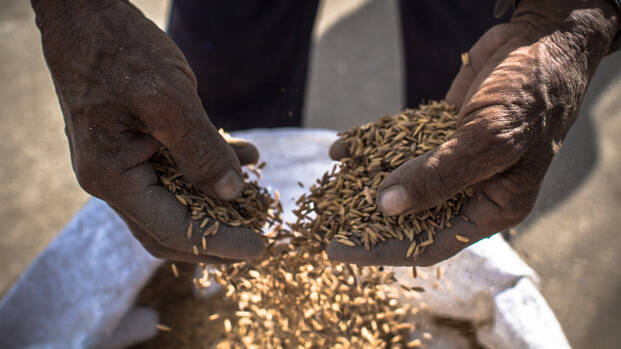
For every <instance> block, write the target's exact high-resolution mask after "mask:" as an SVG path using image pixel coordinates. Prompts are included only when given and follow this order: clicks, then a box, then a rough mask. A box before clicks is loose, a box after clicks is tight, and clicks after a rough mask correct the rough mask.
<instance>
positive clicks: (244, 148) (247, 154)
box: [226, 137, 259, 166]
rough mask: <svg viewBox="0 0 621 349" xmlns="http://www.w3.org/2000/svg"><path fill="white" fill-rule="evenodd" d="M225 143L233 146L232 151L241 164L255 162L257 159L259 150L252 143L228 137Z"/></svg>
mask: <svg viewBox="0 0 621 349" xmlns="http://www.w3.org/2000/svg"><path fill="white" fill-rule="evenodd" d="M226 141H227V143H228V144H229V145H230V146H231V147H233V151H234V152H235V155H237V158H238V159H239V162H240V164H241V165H242V166H245V165H252V164H256V163H257V162H258V161H259V150H258V149H257V147H255V146H254V144H252V143H250V142H248V141H246V140H243V139H241V138H232V137H231V138H228V139H227V140H226Z"/></svg>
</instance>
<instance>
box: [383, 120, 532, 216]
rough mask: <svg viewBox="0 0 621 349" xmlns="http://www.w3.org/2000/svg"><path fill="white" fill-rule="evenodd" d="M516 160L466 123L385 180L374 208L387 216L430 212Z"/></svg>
mask: <svg viewBox="0 0 621 349" xmlns="http://www.w3.org/2000/svg"><path fill="white" fill-rule="evenodd" d="M475 120H476V118H475ZM519 158H520V153H519V151H518V150H516V149H515V148H513V147H512V146H511V144H510V143H508V142H502V141H499V139H498V136H497V135H495V134H494V133H493V132H489V131H487V130H486V127H485V126H483V127H479V125H478V124H477V123H476V122H475V123H474V125H472V124H466V125H464V126H463V127H462V128H460V129H459V130H458V131H457V132H456V133H455V135H454V137H453V138H451V139H449V140H448V141H446V142H445V143H443V144H441V145H440V146H438V147H437V148H435V149H434V150H431V151H429V152H427V153H425V154H423V155H421V156H419V157H416V158H414V159H412V160H409V161H407V162H406V163H404V164H403V165H401V166H399V167H398V168H397V169H396V170H394V171H393V172H392V173H391V174H390V175H389V176H388V177H387V178H386V179H384V181H383V182H382V184H381V185H380V188H379V192H378V197H377V205H378V207H379V209H380V210H382V211H383V212H384V214H386V215H388V216H392V215H397V214H404V213H409V212H418V211H422V210H425V209H429V208H432V207H435V206H437V205H439V204H441V203H442V202H444V201H446V200H448V199H449V198H451V197H452V196H454V195H455V194H457V193H459V192H461V191H462V190H464V189H465V188H466V187H468V186H470V185H472V184H474V183H477V182H479V181H481V180H484V179H486V178H490V177H491V176H493V175H494V174H496V173H499V172H501V171H503V170H504V169H506V168H508V167H509V166H511V165H512V164H514V163H515V162H517V161H518V160H519Z"/></svg>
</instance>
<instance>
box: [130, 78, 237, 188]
mask: <svg viewBox="0 0 621 349" xmlns="http://www.w3.org/2000/svg"><path fill="white" fill-rule="evenodd" d="M174 87H175V86H170V87H169V88H168V89H166V90H164V91H161V92H162V94H164V96H162V97H160V98H153V97H152V96H148V97H147V98H146V99H147V100H146V101H144V100H139V98H140V95H138V96H137V97H134V99H136V100H134V101H133V103H132V104H133V105H135V106H136V107H135V108H134V113H135V114H136V115H138V117H139V118H140V119H141V120H144V123H145V124H146V125H145V129H146V131H147V132H148V133H150V134H151V135H152V136H153V137H154V138H155V139H157V140H158V141H159V142H160V143H162V144H163V145H164V146H166V147H167V148H168V149H169V150H170V152H171V155H172V157H173V158H174V159H175V161H176V162H177V165H178V166H179V170H180V171H181V172H182V173H183V175H184V177H186V178H187V179H188V181H190V182H191V183H192V184H194V185H195V186H196V187H197V188H198V189H200V190H201V191H203V192H204V193H205V194H207V195H209V196H212V197H216V198H219V199H222V200H233V199H235V198H236V197H238V196H239V195H240V194H241V191H242V189H243V183H242V177H241V173H242V172H241V168H240V161H239V160H238V159H237V156H236V155H235V152H234V150H233V148H232V147H231V146H230V145H228V144H227V143H226V141H225V140H224V138H223V137H222V136H221V135H220V134H219V133H218V131H217V130H216V128H215V127H214V126H213V125H212V124H211V122H210V121H209V119H208V118H207V114H206V113H205V111H204V109H203V107H202V104H201V102H200V99H199V98H198V96H197V95H196V92H195V91H194V90H188V89H187V88H186V87H185V86H181V87H179V91H184V89H185V92H186V94H182V93H180V92H179V91H177V90H176V89H175V88H174ZM166 94H168V95H166ZM179 101H184V102H185V103H180V102H179ZM244 149H245V150H247V148H244Z"/></svg>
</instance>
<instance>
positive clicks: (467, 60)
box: [461, 52, 470, 67]
mask: <svg viewBox="0 0 621 349" xmlns="http://www.w3.org/2000/svg"><path fill="white" fill-rule="evenodd" d="M461 64H462V65H463V66H464V67H467V66H469V65H470V54H469V53H468V52H464V53H462V54H461Z"/></svg>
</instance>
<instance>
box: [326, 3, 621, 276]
mask: <svg viewBox="0 0 621 349" xmlns="http://www.w3.org/2000/svg"><path fill="white" fill-rule="evenodd" d="M589 7H590V8H589ZM617 21H618V16H617V15H616V12H615V11H614V9H613V7H612V6H611V4H610V3H609V1H604V0H602V1H599V0H598V1H592V2H588V4H587V2H584V1H577V0H576V1H574V0H572V1H565V0H546V1H534V0H533V1H530V0H522V1H520V2H519V7H518V9H517V11H516V13H515V14H514V16H513V18H512V20H511V22H510V23H508V24H502V25H498V26H495V27H493V28H491V29H490V30H489V31H488V32H487V33H486V34H485V35H483V37H481V38H480V39H479V41H478V42H477V43H476V44H475V45H474V47H472V49H471V50H470V52H469V57H470V64H469V65H464V66H462V68H461V70H460V72H459V74H458V75H457V77H456V78H455V80H454V81H453V84H452V86H451V88H450V90H449V91H448V94H447V96H446V99H447V101H448V102H449V103H452V104H454V105H456V106H458V107H459V108H460V112H459V115H458V126H457V131H456V133H455V134H454V136H453V137H452V138H451V139H450V140H449V141H447V142H446V143H444V144H442V145H440V146H439V147H438V148H436V149H434V150H433V151H430V152H428V153H426V154H424V155H422V156H420V157H417V158H415V159H412V160H410V161H408V162H406V163H405V164H403V165H402V166H400V167H399V168H398V169H396V170H395V171H394V172H393V173H391V174H390V176H388V177H387V178H386V179H385V180H384V182H383V183H382V184H381V187H380V189H381V191H380V192H379V193H378V200H377V205H378V207H379V208H380V209H381V210H382V211H383V212H384V214H386V215H396V214H403V213H408V212H417V211H420V210H424V209H427V208H432V207H435V206H437V205H438V204H440V203H442V202H443V201H446V200H447V199H448V198H450V197H452V196H453V195H454V194H456V193H458V192H460V191H462V190H463V189H464V188H466V187H469V186H470V187H472V188H473V189H474V193H475V194H474V196H473V197H472V198H471V200H470V201H469V202H468V203H467V204H466V205H465V207H464V208H463V215H462V216H459V217H456V218H454V219H453V220H452V221H451V223H452V227H451V228H448V229H444V230H440V231H438V232H437V234H436V236H435V242H434V243H433V244H432V245H430V246H428V247H427V249H426V250H425V252H424V253H422V254H421V255H420V256H419V257H418V258H417V259H416V260H413V259H411V258H410V259H407V258H406V257H405V256H406V251H407V248H408V245H409V241H398V240H394V241H387V242H383V243H380V244H378V245H377V246H375V247H374V248H372V249H371V251H370V252H367V251H366V250H364V248H358V247H348V246H345V245H342V244H339V243H336V242H334V241H332V242H331V243H330V245H329V246H328V249H327V250H328V255H329V256H330V257H331V258H333V259H336V260H340V261H344V262H349V263H356V264H363V265H375V264H388V265H412V264H416V265H422V266H428V265H432V264H435V263H437V262H440V261H442V260H444V259H446V258H448V257H451V256H453V255H454V254H456V253H457V252H459V251H460V250H462V249H463V248H465V247H467V246H468V245H470V244H472V243H475V242H477V241H479V240H480V239H483V238H485V237H489V236H490V235H492V234H494V233H495V232H498V231H502V230H505V229H507V228H509V227H511V226H514V225H516V224H517V223H519V222H520V221H522V220H523V219H524V218H525V217H526V216H527V215H528V213H529V212H530V210H531V209H532V207H533V204H534V202H535V199H536V198H537V193H538V192H539V188H540V186H541V182H542V180H543V178H544V175H545V173H546V171H547V169H548V166H549V164H550V161H551V160H552V158H553V156H554V154H555V153H556V152H558V150H559V149H560V147H561V144H562V141H563V139H564V138H565V136H566V134H567V132H568V130H569V128H570V126H571V125H572V123H573V122H574V120H575V118H576V116H577V113H578V110H579V107H580V103H581V101H582V97H583V95H584V93H585V91H586V88H587V86H588V83H589V80H590V79H591V76H592V75H593V73H594V71H595V68H596V67H597V65H598V63H599V61H600V59H601V58H602V56H603V55H604V54H605V53H606V52H607V49H608V47H609V45H610V44H611V42H612V39H613V37H614V33H615V31H616V28H617V24H616V22H617ZM343 149H344V148H343V147H342V144H341V143H340V142H337V143H335V144H334V145H333V147H332V148H331V151H330V153H331V156H333V158H337V159H338V158H339V157H342V156H343V155H345V154H344V153H343ZM465 217H467V218H465ZM455 234H459V235H462V236H465V237H467V238H468V239H469V242H462V241H460V240H458V239H457V238H456V237H455Z"/></svg>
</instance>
